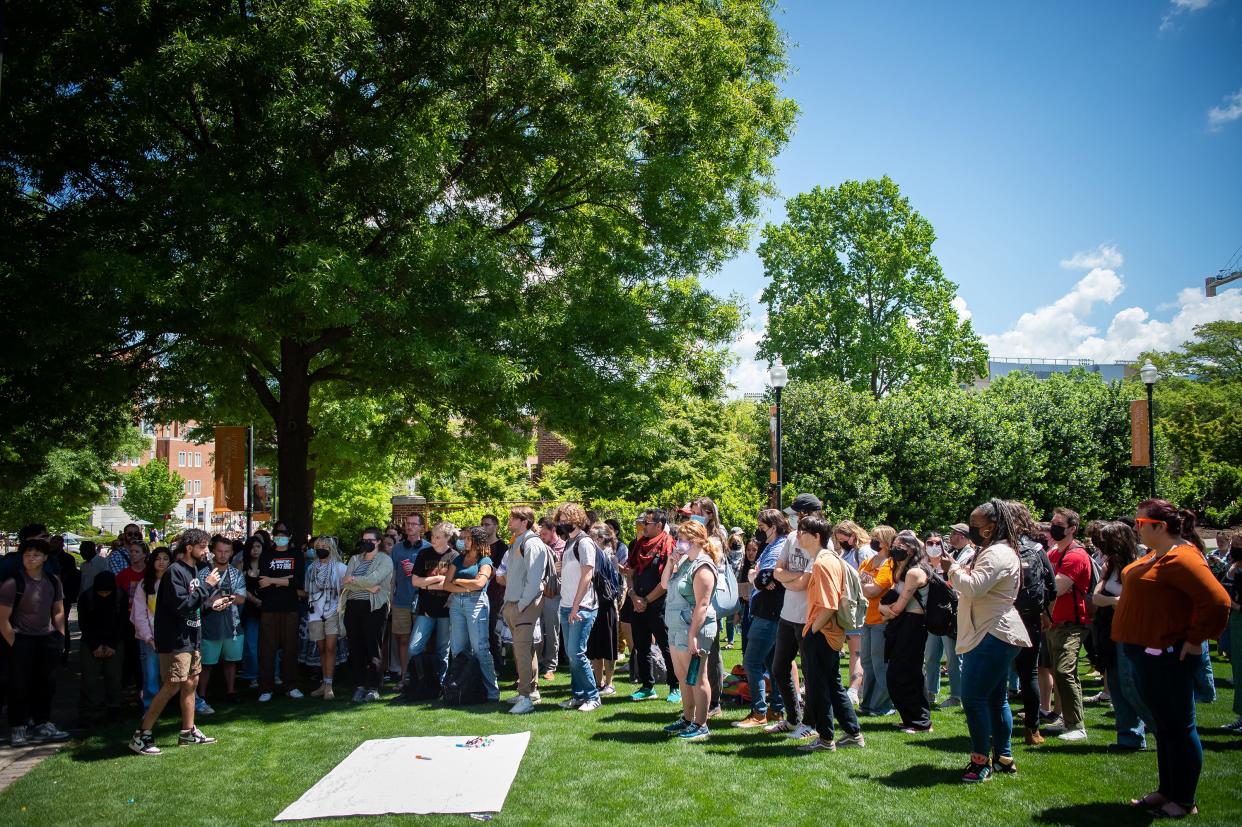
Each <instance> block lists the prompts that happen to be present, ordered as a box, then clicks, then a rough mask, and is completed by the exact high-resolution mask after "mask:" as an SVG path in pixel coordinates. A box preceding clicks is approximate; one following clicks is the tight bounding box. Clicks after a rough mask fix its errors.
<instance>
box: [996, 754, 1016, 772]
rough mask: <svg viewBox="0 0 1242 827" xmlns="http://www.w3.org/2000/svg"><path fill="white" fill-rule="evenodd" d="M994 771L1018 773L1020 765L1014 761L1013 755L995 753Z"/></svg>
mask: <svg viewBox="0 0 1242 827" xmlns="http://www.w3.org/2000/svg"><path fill="white" fill-rule="evenodd" d="M992 772H994V773H999V774H1001V775H1017V774H1018V765H1017V764H1015V763H1014V761H1013V756H1012V755H1010V756H1003V755H993V756H992Z"/></svg>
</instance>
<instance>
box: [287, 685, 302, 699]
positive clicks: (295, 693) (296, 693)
mask: <svg viewBox="0 0 1242 827" xmlns="http://www.w3.org/2000/svg"><path fill="white" fill-rule="evenodd" d="M289 697H290V698H293V700H295V701H298V700H301V699H302V698H305V697H306V696H305V695H303V694H302V692H301V690H299V689H298V688H297V687H294V688H293V689H290V690H289Z"/></svg>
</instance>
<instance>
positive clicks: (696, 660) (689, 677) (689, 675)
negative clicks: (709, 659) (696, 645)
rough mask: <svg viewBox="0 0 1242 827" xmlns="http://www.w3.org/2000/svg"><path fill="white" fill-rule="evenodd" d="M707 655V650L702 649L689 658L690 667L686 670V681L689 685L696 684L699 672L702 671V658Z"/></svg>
mask: <svg viewBox="0 0 1242 827" xmlns="http://www.w3.org/2000/svg"><path fill="white" fill-rule="evenodd" d="M706 656H707V652H706V651H705V650H703V649H700V650H698V651H697V652H695V653H694V657H693V658H692V659H691V660H690V668H689V669H687V670H686V683H687V684H689V685H690V686H696V685H698V682H699V672H700V671H702V667H703V658H705V657H706Z"/></svg>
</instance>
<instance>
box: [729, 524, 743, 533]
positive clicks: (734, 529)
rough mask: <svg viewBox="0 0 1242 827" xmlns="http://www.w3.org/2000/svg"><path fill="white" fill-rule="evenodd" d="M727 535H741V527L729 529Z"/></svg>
mask: <svg viewBox="0 0 1242 827" xmlns="http://www.w3.org/2000/svg"><path fill="white" fill-rule="evenodd" d="M729 533H730V534H741V533H742V527H741V526H736V525H735V526H733V528H731V529H729Z"/></svg>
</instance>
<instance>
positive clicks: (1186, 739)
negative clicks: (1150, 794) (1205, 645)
mask: <svg viewBox="0 0 1242 827" xmlns="http://www.w3.org/2000/svg"><path fill="white" fill-rule="evenodd" d="M1122 648H1123V652H1124V654H1125V655H1126V656H1127V657H1128V658H1129V659H1130V663H1131V665H1133V667H1134V676H1135V679H1136V681H1135V682H1136V683H1137V685H1138V691H1139V697H1140V698H1141V699H1142V701H1143V703H1144V704H1146V705H1147V708H1148V709H1149V710H1150V711H1151V717H1152V721H1154V722H1155V724H1156V764H1157V766H1159V768H1160V786H1159V787H1158V788H1157V791H1158V792H1159V793H1160V794H1161V795H1163V796H1164V797H1165V798H1167V799H1169V800H1170V801H1173V802H1175V803H1177V804H1180V805H1182V806H1183V807H1187V808H1189V807H1190V806H1192V805H1193V804H1194V803H1195V788H1196V787H1198V786H1199V774H1200V773H1201V772H1202V771H1203V745H1202V744H1201V743H1199V730H1198V729H1197V728H1196V727H1195V671H1196V670H1197V669H1199V665H1200V661H1199V659H1198V658H1193V657H1190V658H1186V659H1185V660H1181V659H1180V658H1179V657H1178V654H1179V652H1178V651H1173V652H1166V653H1162V654H1160V655H1149V654H1147V653H1146V651H1145V650H1144V649H1143V647H1142V646H1136V645H1134V644H1132V643H1127V644H1125V645H1124V646H1123V647H1122ZM1177 648H1179V649H1180V647H1177Z"/></svg>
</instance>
